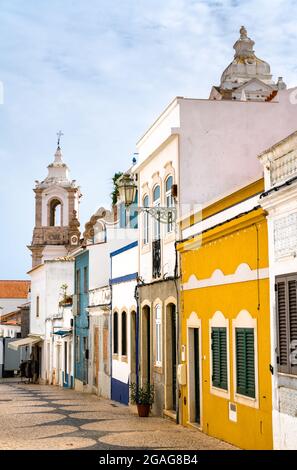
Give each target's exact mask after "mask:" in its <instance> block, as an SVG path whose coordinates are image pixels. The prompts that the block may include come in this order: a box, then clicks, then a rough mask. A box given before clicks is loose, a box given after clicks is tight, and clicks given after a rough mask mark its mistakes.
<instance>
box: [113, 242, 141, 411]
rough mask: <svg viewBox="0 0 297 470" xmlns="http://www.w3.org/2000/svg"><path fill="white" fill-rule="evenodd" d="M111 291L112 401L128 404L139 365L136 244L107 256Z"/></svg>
mask: <svg viewBox="0 0 297 470" xmlns="http://www.w3.org/2000/svg"><path fill="white" fill-rule="evenodd" d="M110 259H111V279H110V284H111V289H112V308H111V311H112V326H111V337H112V338H111V343H112V377H111V398H112V400H115V401H119V402H120V403H123V404H125V405H128V403H129V385H130V384H131V383H136V382H137V364H138V310H137V298H136V296H137V291H136V285H137V277H138V272H137V269H138V242H137V241H135V242H133V243H130V244H128V245H125V246H123V247H121V248H119V249H118V250H115V251H113V252H111V253H110Z"/></svg>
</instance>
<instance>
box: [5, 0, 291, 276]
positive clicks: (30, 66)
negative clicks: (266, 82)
mask: <svg viewBox="0 0 297 470" xmlns="http://www.w3.org/2000/svg"><path fill="white" fill-rule="evenodd" d="M0 3H1V31H0V56H1V62H2V67H1V70H0V80H2V81H3V82H4V88H5V103H4V105H1V106H0V125H1V130H2V135H1V151H0V165H1V174H2V185H1V186H0V213H1V215H2V224H3V226H4V227H5V230H2V239H1V240H0V241H1V242H2V243H1V246H6V249H5V250H2V252H1V257H0V261H1V272H0V277H8V276H12V277H14V276H18V277H20V276H22V273H24V272H25V270H26V268H27V267H29V263H30V260H29V255H25V254H24V253H26V248H25V245H26V244H27V243H28V242H30V238H31V231H32V226H33V223H34V213H33V211H34V197H33V192H32V191H31V188H32V186H33V182H34V180H35V179H41V178H42V177H43V176H45V174H46V165H47V164H48V163H49V161H50V160H51V159H52V154H53V153H54V150H55V133H56V131H57V129H59V128H62V129H63V131H64V134H65V137H64V143H63V150H64V155H65V159H66V161H67V163H68V164H69V166H70V167H71V170H72V177H73V178H76V179H77V180H79V182H80V184H81V186H82V191H83V193H84V199H83V202H82V211H81V213H82V218H83V220H84V221H85V220H86V219H87V218H89V216H90V215H91V212H92V211H94V210H95V209H96V208H97V206H99V205H101V204H102V203H108V202H109V193H110V190H111V188H110V179H111V176H112V174H113V172H114V171H117V170H119V169H123V168H125V167H127V165H129V164H130V160H131V156H132V153H133V151H134V145H135V142H136V141H137V139H138V137H139V136H140V135H142V134H143V132H144V131H145V129H146V128H147V126H149V125H150V123H151V122H152V121H153V120H154V119H155V117H156V116H157V115H158V114H159V113H160V112H161V111H162V109H163V108H164V107H165V106H166V104H167V103H168V102H169V101H170V100H171V99H172V98H173V97H174V96H176V95H182V96H192V97H202V98H205V97H207V96H208V93H209V91H210V88H211V86H212V85H213V84H218V83H219V80H220V75H221V73H222V71H223V70H224V68H225V67H226V66H227V65H228V63H229V62H230V61H231V60H232V57H233V52H234V51H233V49H232V46H233V43H234V42H235V40H236V39H237V38H238V30H239V28H240V26H241V25H242V24H244V25H245V26H246V27H247V29H248V34H249V36H250V37H252V38H253V39H254V40H255V42H256V44H255V50H256V53H257V55H258V56H259V57H261V58H263V59H264V60H267V61H268V62H269V63H270V64H271V69H272V73H273V74H274V76H276V77H277V76H278V75H282V76H283V77H284V80H285V81H286V82H287V83H288V84H290V85H294V84H295V74H296V59H295V48H296V47H295V45H296V41H297V37H296V36H297V33H296V28H295V18H296V13H297V5H296V3H295V2H294V1H290V0H286V1H285V0H269V1H268V0H242V1H235V0H224V1H211V0H207V1H206V0H204V1H203V0H200V1H194V0H162V1H161V2H160V1H159V0H113V1H112V2H110V1H109V0H100V1H98V0H88V2H84V1H83V0H63V2H61V1H60V0H51V1H50V2H36V0H26V2H24V1H23V0H9V1H8V0H6V1H2V2H0ZM12 191H13V196H12V194H11V192H12ZM20 204H21V205H20ZM15 218H17V220H18V221H19V225H20V226H21V227H22V229H21V230H19V229H17V228H16V227H17V226H16V223H15ZM16 247H18V258H17V259H16V260H13V261H12V254H13V253H14V250H15V249H16ZM20 247H21V249H20Z"/></svg>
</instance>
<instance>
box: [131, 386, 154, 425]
mask: <svg viewBox="0 0 297 470" xmlns="http://www.w3.org/2000/svg"><path fill="white" fill-rule="evenodd" d="M154 394H155V390H154V386H153V385H152V384H150V383H145V384H143V386H142V387H141V386H140V385H138V386H137V384H136V383H131V384H130V399H131V403H136V405H137V411H138V416H139V417H141V418H147V417H148V415H149V412H150V409H151V406H152V404H153V402H154Z"/></svg>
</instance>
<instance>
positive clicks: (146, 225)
mask: <svg viewBox="0 0 297 470" xmlns="http://www.w3.org/2000/svg"><path fill="white" fill-rule="evenodd" d="M143 207H149V197H148V196H147V195H146V196H145V197H144V198H143ZM142 216H143V244H144V245H147V244H148V242H149V213H148V212H146V211H145V212H143V215H142Z"/></svg>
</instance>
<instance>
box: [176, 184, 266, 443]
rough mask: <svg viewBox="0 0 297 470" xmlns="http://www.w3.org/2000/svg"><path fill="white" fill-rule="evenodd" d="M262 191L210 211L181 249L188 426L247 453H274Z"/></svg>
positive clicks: (252, 189) (253, 188) (254, 189)
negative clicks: (271, 451) (251, 450)
mask: <svg viewBox="0 0 297 470" xmlns="http://www.w3.org/2000/svg"><path fill="white" fill-rule="evenodd" d="M262 189H263V181H262V180H261V181H258V182H256V183H254V184H252V185H250V186H248V187H245V188H243V189H242V190H240V191H237V192H236V193H234V194H232V195H231V196H228V197H226V198H224V199H223V200H220V201H218V202H217V203H216V204H213V205H212V206H211V207H208V208H206V209H204V210H203V211H202V221H201V222H200V223H198V224H197V228H198V229H199V227H203V224H204V227H207V228H204V229H203V230H202V231H200V233H199V230H198V231H197V233H196V234H193V235H191V236H190V237H188V238H187V239H185V240H184V241H181V242H180V243H179V244H178V246H177V249H178V251H179V252H180V261H181V285H182V290H181V298H180V310H181V316H180V322H181V324H180V328H181V337H180V344H181V351H180V359H181V364H183V366H182V367H183V374H181V376H183V377H182V379H181V381H180V394H181V396H180V416H181V421H182V424H184V425H193V426H197V427H198V428H200V429H201V430H202V431H203V432H205V433H207V434H209V435H211V436H214V437H217V438H219V439H222V440H225V441H228V442H230V443H232V444H234V445H236V446H238V447H240V448H242V449H271V448H272V391H271V372H272V370H271V366H270V322H269V277H268V276H269V273H268V239H267V222H266V216H265V213H264V211H263V210H262V209H261V208H259V206H258V205H257V204H256V202H257V197H258V194H259V193H260V192H261V190H262ZM218 221H219V222H218ZM183 228H185V227H183Z"/></svg>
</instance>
